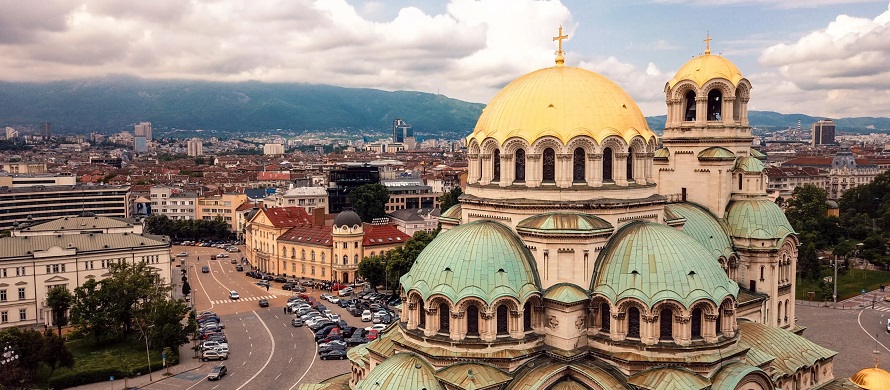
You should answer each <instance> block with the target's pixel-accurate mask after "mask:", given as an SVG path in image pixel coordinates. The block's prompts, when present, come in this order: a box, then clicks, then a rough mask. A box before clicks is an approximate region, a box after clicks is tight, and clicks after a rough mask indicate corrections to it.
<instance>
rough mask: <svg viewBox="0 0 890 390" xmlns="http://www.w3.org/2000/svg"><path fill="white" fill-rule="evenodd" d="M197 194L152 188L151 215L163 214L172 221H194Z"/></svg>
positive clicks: (167, 188) (168, 188)
mask: <svg viewBox="0 0 890 390" xmlns="http://www.w3.org/2000/svg"><path fill="white" fill-rule="evenodd" d="M197 204H198V194H196V193H194V192H185V191H182V190H180V189H179V188H174V187H167V186H154V187H152V188H151V210H152V213H153V214H163V215H166V216H167V217H168V218H170V219H172V220H177V219H196V212H195V210H196V205H197Z"/></svg>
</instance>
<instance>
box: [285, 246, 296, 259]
mask: <svg viewBox="0 0 890 390" xmlns="http://www.w3.org/2000/svg"><path fill="white" fill-rule="evenodd" d="M284 253H287V250H285V251H284ZM290 258H291V259H296V258H297V250H296V249H294V248H290Z"/></svg>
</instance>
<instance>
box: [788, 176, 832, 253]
mask: <svg viewBox="0 0 890 390" xmlns="http://www.w3.org/2000/svg"><path fill="white" fill-rule="evenodd" d="M826 201H828V193H826V192H825V190H823V189H822V188H819V187H816V186H814V185H812V184H806V185H804V186H801V187H797V188H795V189H794V192H793V193H792V195H791V199H788V200H787V201H786V202H785V205H786V208H785V216H786V217H787V218H788V222H790V223H791V226H793V227H794V230H796V231H797V233H798V234H800V235H802V236H804V235H807V236H810V237H811V238H812V239H813V240H815V241H814V243H815V245H816V248H817V249H818V248H824V247H826V246H828V245H831V244H834V243H835V242H837V240H838V239H839V238H840V234H839V229H838V228H837V223H838V221H837V220H836V219H829V217H828V216H827V211H828V205H826V203H825V202H826Z"/></svg>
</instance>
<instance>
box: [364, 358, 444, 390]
mask: <svg viewBox="0 0 890 390" xmlns="http://www.w3.org/2000/svg"><path fill="white" fill-rule="evenodd" d="M355 389H356V390H387V389H388V390H403V389H417V390H445V388H444V387H443V386H442V384H440V383H439V380H438V379H436V372H435V370H434V369H433V367H432V366H430V364H429V363H427V362H426V360H423V359H421V358H420V357H419V356H417V355H415V354H413V353H410V352H401V353H397V354H395V355H393V356H390V357H389V358H388V359H386V360H384V361H383V362H381V363H380V364H378V365H377V366H375V367H374V369H373V370H371V372H370V373H369V374H368V376H367V377H365V379H364V380H362V381H360V382H359V383H358V385H356V387H355Z"/></svg>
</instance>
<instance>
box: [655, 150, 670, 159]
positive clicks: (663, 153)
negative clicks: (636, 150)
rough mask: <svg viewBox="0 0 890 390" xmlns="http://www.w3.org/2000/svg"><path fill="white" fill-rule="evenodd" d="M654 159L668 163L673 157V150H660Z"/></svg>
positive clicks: (656, 152)
mask: <svg viewBox="0 0 890 390" xmlns="http://www.w3.org/2000/svg"><path fill="white" fill-rule="evenodd" d="M653 157H654V158H655V159H656V160H659V161H667V160H668V158H670V157H671V150H670V149H668V148H661V149H658V150H656V151H655V155H654V156H653Z"/></svg>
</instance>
